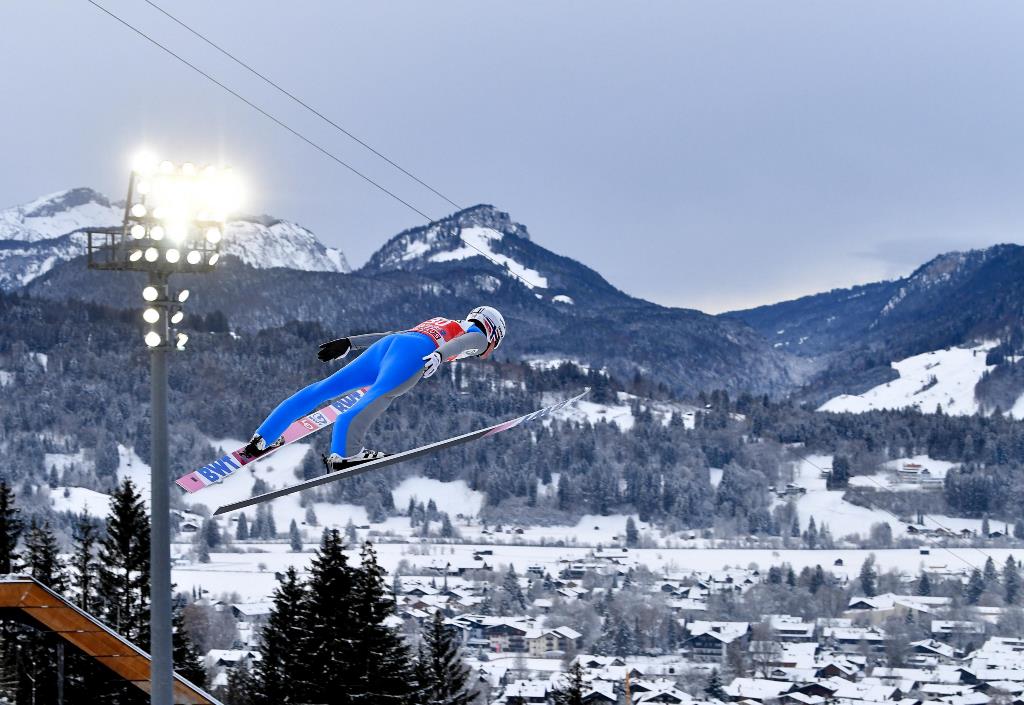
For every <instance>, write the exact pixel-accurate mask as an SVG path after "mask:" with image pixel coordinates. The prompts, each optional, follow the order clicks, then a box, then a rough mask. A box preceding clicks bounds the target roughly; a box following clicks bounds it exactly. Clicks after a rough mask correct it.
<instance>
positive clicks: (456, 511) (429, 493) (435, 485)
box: [391, 477, 484, 517]
mask: <svg viewBox="0 0 1024 705" xmlns="http://www.w3.org/2000/svg"><path fill="white" fill-rule="evenodd" d="M391 496H392V497H393V498H394V500H395V506H396V507H398V508H399V509H404V508H405V507H406V506H407V505H408V504H409V499H410V498H413V497H415V498H416V501H417V502H424V503H425V502H428V501H429V500H431V499H432V500H434V503H435V504H436V505H437V508H438V509H439V510H440V511H442V512H448V514H450V515H451V516H452V517H456V516H458V515H460V514H461V515H464V516H468V517H474V516H476V515H477V514H479V513H480V508H481V507H482V506H483V505H484V494H483V492H477V491H475V490H471V489H469V486H468V485H467V484H466V482H465V481H464V480H456V481H455V482H440V481H439V480H432V479H430V478H428V477H407V478H406V479H405V480H403V481H402V482H401V483H400V484H399V485H398V487H396V488H395V489H393V490H391Z"/></svg>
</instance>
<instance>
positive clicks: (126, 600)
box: [99, 479, 149, 648]
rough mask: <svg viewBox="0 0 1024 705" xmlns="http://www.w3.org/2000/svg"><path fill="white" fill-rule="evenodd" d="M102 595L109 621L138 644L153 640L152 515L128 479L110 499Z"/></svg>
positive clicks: (102, 546) (102, 554)
mask: <svg viewBox="0 0 1024 705" xmlns="http://www.w3.org/2000/svg"><path fill="white" fill-rule="evenodd" d="M99 587H100V595H101V596H102V601H103V604H102V613H103V617H104V619H105V621H106V622H107V624H109V625H110V626H111V627H113V629H114V631H116V632H117V633H119V634H121V635H122V636H124V637H126V638H127V639H129V640H130V641H132V642H133V643H135V644H136V645H137V646H140V647H142V648H146V644H147V642H148V641H149V519H148V517H147V516H146V510H145V508H144V506H143V503H142V497H141V496H139V494H138V493H137V492H136V491H135V485H134V484H132V481H131V480H130V479H126V480H125V481H124V483H122V484H121V486H120V487H118V488H117V489H116V490H115V491H114V494H113V496H112V497H111V499H110V514H108V515H107V535H106V536H105V537H104V538H103V540H102V541H101V542H100V573H99Z"/></svg>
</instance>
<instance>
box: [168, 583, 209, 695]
mask: <svg viewBox="0 0 1024 705" xmlns="http://www.w3.org/2000/svg"><path fill="white" fill-rule="evenodd" d="M184 607H185V605H184V602H183V601H180V600H179V601H176V604H175V605H174V614H173V616H172V617H171V644H172V653H171V656H172V659H173V661H174V670H175V671H177V672H178V675H180V676H181V677H182V678H186V679H188V680H190V681H192V683H193V684H194V685H197V686H199V687H200V688H206V686H207V683H206V668H205V667H204V666H203V655H202V654H201V653H200V652H199V649H198V648H197V647H196V645H195V642H193V641H192V637H191V636H190V635H189V633H188V629H187V628H186V627H185V618H184Z"/></svg>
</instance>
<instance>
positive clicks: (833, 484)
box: [825, 455, 850, 490]
mask: <svg viewBox="0 0 1024 705" xmlns="http://www.w3.org/2000/svg"><path fill="white" fill-rule="evenodd" d="M849 485H850V459H849V458H847V457H846V456H845V455H836V456H835V457H834V458H833V459H832V472H830V473H829V474H828V477H827V478H826V480H825V488H826V489H829V490H844V489H846V488H847V487H849Z"/></svg>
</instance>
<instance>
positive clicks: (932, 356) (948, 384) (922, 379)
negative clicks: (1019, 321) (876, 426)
mask: <svg viewBox="0 0 1024 705" xmlns="http://www.w3.org/2000/svg"><path fill="white" fill-rule="evenodd" d="M994 345H995V343H984V344H982V345H978V346H976V347H973V348H950V349H948V350H935V351H932V352H927V353H924V354H921V355H915V356H913V357H908V358H906V359H905V360H900V361H899V362H894V363H892V366H893V368H894V369H895V370H896V371H897V372H899V375H900V376H899V378H898V379H894V380H892V381H891V382H886V383H885V384H881V385H879V386H877V387H873V388H872V389H869V390H868V391H866V392H864V393H863V394H859V395H853V394H842V395H840V396H838V397H835V398H833V399H830V400H828V401H827V402H825V403H824V404H822V405H821V407H820V408H819V409H818V410H819V411H835V412H843V411H852V412H862V411H871V410H874V409H903V408H906V407H911V406H912V407H916V408H918V409H920V410H921V411H924V412H929V413H930V412H933V411H935V408H936V406H938V405H941V406H942V410H943V411H944V412H945V413H947V414H955V415H969V414H976V413H978V412H979V411H980V409H979V407H978V402H977V401H975V399H974V386H975V385H976V384H977V383H978V380H980V379H981V375H982V374H984V373H985V372H987V371H989V370H991V369H992V367H993V366H992V365H986V364H985V353H986V351H988V350H989V349H991V348H992V347H993V346H994ZM1017 412H1020V415H1018V413H1017ZM1012 413H1014V416H1015V418H1024V399H1021V400H1020V401H1018V403H1017V404H1016V405H1015V406H1014V408H1013V412H1012Z"/></svg>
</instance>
